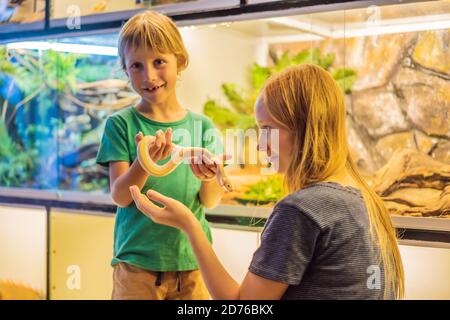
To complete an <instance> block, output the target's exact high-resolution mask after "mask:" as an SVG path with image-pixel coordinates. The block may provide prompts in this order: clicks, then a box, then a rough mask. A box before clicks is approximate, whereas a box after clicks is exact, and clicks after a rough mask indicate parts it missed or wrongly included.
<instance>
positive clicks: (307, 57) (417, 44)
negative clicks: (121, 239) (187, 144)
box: [0, 1, 450, 217]
mask: <svg viewBox="0 0 450 320" xmlns="http://www.w3.org/2000/svg"><path fill="white" fill-rule="evenodd" d="M63 2H64V1H61V2H60V1H56V2H54V3H53V10H56V11H58V12H61V14H62V15H61V16H57V15H56V14H54V15H53V17H55V18H58V17H59V18H62V17H64V14H63V11H64V10H59V9H58V6H60V5H63ZM100 2H101V3H105V8H104V10H116V9H115V8H116V7H114V6H113V3H115V2H114V1H109V2H108V1H99V3H100ZM125 2H126V1H123V2H122V1H120V3H121V4H122V3H123V4H124V5H125ZM129 2H130V4H129V5H130V6H129V7H128V9H130V8H131V7H132V6H139V5H141V2H140V1H129ZM136 2H138V4H136ZM142 2H145V1H142ZM156 2H158V1H156ZM156 2H155V4H156ZM159 2H161V3H162V2H176V1H159ZM159 2H158V3H159ZM178 2H179V1H178ZM255 2H264V1H255ZM71 3H73V1H71ZM94 5H95V3H92V4H89V5H88V6H89V8H91V7H93V6H94ZM142 5H144V4H143V3H142ZM99 6H100V5H99ZM86 8H87V7H86ZM89 8H87V9H86V10H87V11H82V12H86V14H87V13H88V11H89V10H90V9H89ZM91 9H92V8H91ZM117 10H123V8H122V7H117ZM83 14H84V13H83ZM180 29H181V33H182V36H183V39H184V41H185V44H186V47H187V49H188V51H189V54H190V65H189V67H188V69H187V70H186V71H184V72H183V73H182V75H181V78H180V81H179V85H178V96H179V99H180V101H181V103H182V104H183V105H184V106H186V107H188V108H189V109H191V110H193V111H195V112H199V113H204V114H206V115H208V116H209V117H210V118H211V119H212V120H213V121H214V122H215V124H216V126H217V127H218V128H219V129H220V130H221V131H222V132H223V138H224V141H225V142H226V143H225V145H226V146H227V148H228V149H227V150H226V151H227V152H228V153H231V154H233V155H234V157H233V159H234V162H232V163H231V164H230V165H229V166H228V167H227V173H228V175H229V177H230V179H231V181H232V182H233V184H234V185H235V188H236V190H235V191H234V192H231V193H227V194H226V195H225V197H224V199H223V203H224V204H235V205H238V204H245V205H258V206H261V205H264V206H271V205H273V203H274V202H276V201H277V200H278V199H280V197H282V196H283V194H284V191H283V187H282V177H280V176H278V175H274V174H264V169H266V163H265V159H264V157H262V156H260V155H259V154H258V153H257V152H256V135H255V134H253V133H254V132H255V129H256V125H255V120H254V117H253V103H254V101H255V98H256V96H257V94H258V92H259V90H260V88H261V87H262V85H263V83H264V81H265V80H266V79H267V78H268V77H269V76H270V75H271V74H275V73H277V72H280V71H281V70H283V69H284V68H286V67H287V66H291V65H296V64H301V63H316V64H319V65H320V66H322V67H323V68H325V69H327V70H329V71H330V72H331V74H332V75H333V77H334V78H335V79H336V80H337V81H338V83H339V84H340V86H341V88H342V90H343V92H344V93H345V97H346V108H347V127H348V136H349V141H350V146H351V154H352V156H353V158H354V159H355V161H356V162H357V164H358V167H359V168H360V170H361V172H363V174H364V176H365V177H366V179H367V181H368V182H369V183H370V184H371V185H372V186H373V187H374V188H375V190H376V191H377V192H378V193H379V194H380V195H381V196H382V197H383V199H384V200H385V203H386V205H387V207H388V208H389V210H390V212H391V213H392V214H396V215H406V216H418V217H450V94H449V93H450V52H449V47H450V3H449V2H446V1H425V2H415V3H406V4H396V5H385V6H368V7H363V8H358V9H351V10H335V11H325V12H312V13H308V14H295V15H286V14H282V13H278V14H277V15H276V16H275V15H274V16H271V17H266V16H265V17H264V18H260V19H253V20H242V21H234V20H232V19H230V21H225V22H219V23H215V24H200V23H199V24H197V25H183V26H182V27H181V28H180ZM117 36H118V34H117V33H114V34H107V35H105V34H101V35H89V36H82V37H72V38H64V39H48V40H45V41H44V40H43V41H34V42H22V43H10V44H7V45H4V46H2V47H1V48H0V55H1V56H2V57H1V59H0V61H1V64H0V108H1V115H2V119H1V120H2V121H0V186H2V187H20V188H24V187H26V188H36V189H61V190H78V191H86V192H101V193H104V192H109V190H108V188H109V186H108V172H107V170H105V169H104V168H101V167H99V166H96V165H95V157H96V153H97V150H98V145H99V142H100V138H101V135H102V132H103V125H104V123H105V120H106V118H107V117H108V116H109V115H110V114H112V113H114V112H116V111H117V110H119V109H121V108H126V107H129V106H133V105H134V104H135V103H136V102H137V101H139V97H138V96H137V95H136V94H135V93H134V92H133V90H132V89H131V88H130V87H129V85H128V82H127V78H126V76H125V75H124V73H123V72H122V71H121V69H120V67H119V64H118V63H117V50H116V45H117ZM228 129H240V131H239V134H235V135H229V134H228V133H229V132H227V130H228ZM234 132H236V130H235V131H234ZM236 142H237V143H236ZM262 173H263V174H262ZM261 174H262V175H261Z"/></svg>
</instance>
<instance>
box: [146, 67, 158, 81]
mask: <svg viewBox="0 0 450 320" xmlns="http://www.w3.org/2000/svg"><path fill="white" fill-rule="evenodd" d="M145 80H147V81H149V82H152V81H155V80H156V71H155V70H154V69H153V68H146V71H145Z"/></svg>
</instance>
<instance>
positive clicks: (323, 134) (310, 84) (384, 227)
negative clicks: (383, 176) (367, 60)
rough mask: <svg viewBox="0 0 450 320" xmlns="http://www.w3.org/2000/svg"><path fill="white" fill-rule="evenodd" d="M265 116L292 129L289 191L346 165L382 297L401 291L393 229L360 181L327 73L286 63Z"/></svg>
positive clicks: (274, 80) (272, 84)
mask: <svg viewBox="0 0 450 320" xmlns="http://www.w3.org/2000/svg"><path fill="white" fill-rule="evenodd" d="M262 97H263V101H264V103H265V105H266V107H267V109H268V112H269V114H270V116H271V117H272V118H273V119H274V120H275V121H276V122H277V123H278V124H280V125H281V126H283V127H285V128H288V129H289V130H290V131H291V132H292V138H293V140H294V141H293V146H294V150H298V151H297V152H294V153H293V158H292V161H291V163H290V165H289V168H288V169H287V172H286V177H285V184H286V185H287V187H288V190H289V191H290V192H295V191H297V190H300V189H302V188H303V187H305V186H307V185H309V184H312V183H316V182H319V181H325V180H326V179H327V178H328V177H330V176H331V175H332V174H333V173H334V172H336V171H337V170H339V169H340V168H344V167H345V168H346V169H347V170H348V172H349V173H350V175H351V176H352V177H353V178H354V179H355V181H356V182H357V183H358V185H359V187H360V189H361V191H362V193H363V196H364V200H365V203H366V205H367V211H368V216H369V222H370V232H371V236H372V238H373V239H374V240H375V242H376V243H377V244H378V247H379V251H380V255H381V261H382V263H383V266H384V271H385V277H384V280H385V286H384V290H385V291H384V294H385V298H389V297H390V296H391V295H393V296H394V297H395V298H402V297H403V295H404V273H403V264H402V260H401V257H400V252H399V249H398V245H397V239H396V234H395V229H394V228H393V225H392V222H391V219H390V216H389V213H388V211H387V210H386V207H385V206H384V203H383V201H382V200H381V198H380V197H379V196H378V195H377V194H376V193H375V192H374V191H373V190H372V189H371V188H370V187H369V185H368V184H367V183H366V182H365V181H364V179H363V177H362V176H361V174H360V173H359V172H358V169H357V167H356V165H355V163H354V162H353V160H352V158H351V157H350V154H349V147H348V141H347V130H346V125H345V117H346V112H345V104H344V96H343V93H342V90H341V88H340V87H339V85H338V84H337V83H336V81H335V80H334V79H333V77H332V76H331V74H330V73H328V72H327V71H325V70H324V69H322V68H320V67H319V66H316V65H312V64H303V65H300V66H295V67H290V68H288V69H287V70H285V71H284V72H282V73H279V74H277V75H275V76H273V77H271V78H270V79H269V80H268V81H267V82H266V84H265V86H264V89H263V92H262Z"/></svg>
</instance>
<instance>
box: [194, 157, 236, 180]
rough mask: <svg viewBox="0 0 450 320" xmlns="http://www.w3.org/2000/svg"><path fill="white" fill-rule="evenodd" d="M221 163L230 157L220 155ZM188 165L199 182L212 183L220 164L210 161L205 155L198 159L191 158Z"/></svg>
mask: <svg viewBox="0 0 450 320" xmlns="http://www.w3.org/2000/svg"><path fill="white" fill-rule="evenodd" d="M222 158H223V161H225V160H229V159H230V158H231V156H230V155H226V154H224V155H222ZM189 165H190V167H191V170H192V172H193V173H194V175H195V176H196V177H197V178H198V179H199V180H201V181H206V182H208V181H212V180H214V179H215V178H216V176H217V170H218V166H219V165H220V163H219V162H218V161H217V160H213V159H210V158H209V157H207V156H206V155H205V154H202V155H201V156H200V157H198V158H196V157H191V158H190V162H189Z"/></svg>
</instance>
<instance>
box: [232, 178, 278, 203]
mask: <svg viewBox="0 0 450 320" xmlns="http://www.w3.org/2000/svg"><path fill="white" fill-rule="evenodd" d="M285 194H286V192H285V189H284V186H283V178H282V177H281V176H280V175H273V176H268V177H266V178H263V179H261V180H260V181H258V182H256V183H255V184H252V185H250V186H249V187H248V190H246V191H245V192H244V193H243V195H241V196H238V197H236V198H235V199H236V201H238V202H240V203H242V204H248V203H252V204H268V203H275V202H277V201H278V200H280V199H281V198H282V197H283V196H284V195H285Z"/></svg>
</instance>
